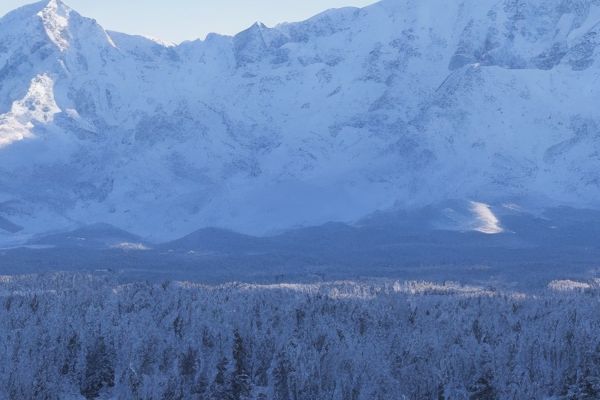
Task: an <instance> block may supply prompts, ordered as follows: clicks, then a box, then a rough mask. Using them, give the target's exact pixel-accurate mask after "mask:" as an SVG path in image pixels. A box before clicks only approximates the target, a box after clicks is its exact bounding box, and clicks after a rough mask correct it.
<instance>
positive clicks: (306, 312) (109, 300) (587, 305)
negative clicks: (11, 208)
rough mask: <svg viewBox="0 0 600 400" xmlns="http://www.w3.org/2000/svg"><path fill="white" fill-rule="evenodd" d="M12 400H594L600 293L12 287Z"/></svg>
mask: <svg viewBox="0 0 600 400" xmlns="http://www.w3.org/2000/svg"><path fill="white" fill-rule="evenodd" d="M0 289H1V298H0V343H2V351H0V398H1V399H214V400H226V399H232V400H234V399H235V400H238V399H277V400H303V399H340V400H342V399H343V400H346V399H350V400H366V399H382V400H383V399H436V400H437V399H470V400H471V399H473V400H474V399H478V400H486V399H489V400H492V399H548V398H550V399H597V398H599V397H600V335H598V332H599V327H600V312H598V310H599V308H598V306H599V304H600V287H598V285H597V283H596V282H587V283H583V282H580V283H576V282H569V281H566V282H554V283H552V284H551V285H550V286H549V288H548V289H545V290H542V291H539V292H536V293H512V292H505V291H499V290H494V289H493V288H477V287H467V286H461V285H458V284H453V283H445V284H432V283H425V282H406V283H402V282H390V281H379V282H363V283H360V282H337V283H319V284H297V285H296V284H294V285H292V284H290V285H285V284H278V285H270V286H264V285H263V286H259V285H249V284H227V285H221V286H204V285H197V284H192V283H181V282H163V283H160V284H154V283H127V284H122V283H121V284H120V283H117V282H116V281H114V280H113V279H112V278H111V277H110V276H98V275H96V276H92V275H82V274H52V275H35V276H21V277H5V278H3V280H2V283H1V285H0Z"/></svg>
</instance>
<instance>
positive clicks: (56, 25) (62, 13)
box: [37, 0, 72, 51]
mask: <svg viewBox="0 0 600 400" xmlns="http://www.w3.org/2000/svg"><path fill="white" fill-rule="evenodd" d="M42 4H45V6H44V8H43V9H42V10H41V11H40V12H39V13H38V14H37V15H38V16H39V17H40V18H41V19H42V22H43V24H44V29H45V30H46V33H47V35H48V37H49V38H50V40H52V42H54V44H56V46H57V47H58V48H59V49H60V50H61V51H64V50H66V49H68V48H69V32H68V28H69V15H70V14H71V12H72V10H71V8H69V7H68V6H67V5H66V4H64V3H63V2H62V1H60V0H50V1H47V0H46V1H44V2H42Z"/></svg>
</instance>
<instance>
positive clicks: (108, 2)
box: [0, 0, 375, 42]
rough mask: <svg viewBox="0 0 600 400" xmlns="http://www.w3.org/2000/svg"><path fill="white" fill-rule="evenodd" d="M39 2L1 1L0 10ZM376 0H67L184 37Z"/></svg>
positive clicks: (114, 22)
mask: <svg viewBox="0 0 600 400" xmlns="http://www.w3.org/2000/svg"><path fill="white" fill-rule="evenodd" d="M34 2H35V1H31V0H30V1H27V0H0V15H4V14H6V13H7V12H8V11H10V10H12V9H14V8H17V7H20V6H22V5H25V4H28V3H34ZM374 2H375V0H171V1H165V0H65V3H67V4H68V5H70V6H71V7H72V8H74V9H76V10H77V11H79V13H81V14H83V15H85V16H87V17H92V18H95V19H96V20H98V22H99V23H100V24H101V25H102V26H104V27H105V28H106V29H109V30H116V31H120V32H125V33H134V34H140V35H146V36H152V37H155V38H158V39H164V40H168V41H174V42H180V41H182V40H188V39H197V38H199V37H200V38H204V37H205V36H206V34H207V33H209V32H217V33H223V34H234V33H237V32H239V31H241V30H243V29H245V28H246V27H248V26H250V25H252V24H253V23H254V22H256V21H260V22H263V23H265V24H267V25H269V26H272V25H275V24H277V23H279V22H285V21H301V20H303V19H306V18H308V17H310V16H312V15H314V14H317V13H319V12H321V11H324V10H326V9H328V8H337V7H344V6H357V7H362V6H365V5H368V4H372V3H374Z"/></svg>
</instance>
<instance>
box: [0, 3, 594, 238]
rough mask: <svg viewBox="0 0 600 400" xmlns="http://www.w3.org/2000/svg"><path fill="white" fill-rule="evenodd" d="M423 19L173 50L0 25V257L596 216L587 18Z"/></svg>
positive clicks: (506, 9)
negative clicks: (95, 242)
mask: <svg viewBox="0 0 600 400" xmlns="http://www.w3.org/2000/svg"><path fill="white" fill-rule="evenodd" d="M442 5H443V3H442V2H440V1H438V0H428V1H426V2H421V3H418V4H415V3H411V2H408V1H405V0H384V1H381V2H379V3H376V4H374V5H371V6H368V7H365V8H362V9H358V8H345V9H339V10H330V11H326V12H324V13H322V14H319V15H317V16H315V17H313V18H311V19H309V20H307V21H304V22H298V23H286V24H281V25H277V26H275V27H272V28H269V27H266V26H264V25H262V24H260V23H257V24H255V25H253V26H251V27H250V28H248V29H247V30H245V31H243V32H240V33H239V34H238V35H235V36H231V37H230V36H223V35H217V34H211V35H209V36H208V37H207V38H206V39H205V40H203V41H200V40H197V41H188V42H182V43H180V44H178V45H170V44H161V43H160V42H158V41H155V40H151V39H146V38H143V37H136V36H131V35H126V34H120V33H116V32H107V31H105V30H104V29H103V28H102V27H101V26H100V25H98V24H97V23H96V22H95V21H94V20H91V19H88V18H86V17H82V16H80V15H79V14H78V13H77V12H76V11H73V10H71V9H70V8H68V7H67V6H66V5H65V4H64V3H62V2H60V1H50V2H48V1H45V2H39V3H36V4H34V5H32V6H26V7H24V8H21V9H20V10H17V11H14V12H11V13H9V14H7V15H6V16H5V17H3V18H2V19H0V43H4V45H3V46H2V47H1V48H0V153H1V157H0V172H1V174H2V175H1V177H0V217H2V218H3V219H5V220H7V221H10V223H11V224H14V226H19V227H23V230H20V231H19V232H18V233H14V232H10V233H9V232H4V233H2V231H1V230H0V240H2V241H8V242H10V241H22V240H23V239H26V238H28V237H31V236H32V235H38V234H42V233H44V232H45V231H56V230H61V229H62V230H70V229H74V228H76V227H77V226H82V225H87V224H92V223H96V222H103V223H109V224H112V225H115V226H117V227H119V228H121V229H124V230H127V231H131V232H134V233H136V234H138V235H140V236H142V237H147V238H149V239H152V240H159V241H160V240H167V239H173V238H176V237H181V236H183V235H184V234H186V233H189V232H193V231H195V230H197V229H199V228H201V227H208V226H216V227H220V228H225V229H231V230H235V231H239V232H244V233H251V234H266V233H269V232H278V231H282V230H286V229H289V228H293V227H297V226H310V225H319V224H322V223H325V222H328V221H340V222H353V221H358V220H360V219H361V218H363V217H365V216H367V215H369V214H371V213H373V212H376V211H379V210H383V211H385V210H390V209H419V208H421V207H425V206H429V205H435V204H444V202H446V201H448V200H453V199H456V200H460V201H463V200H464V201H472V202H474V203H476V204H482V205H483V206H482V207H484V208H485V207H488V206H491V210H494V209H495V208H498V207H502V204H504V203H518V204H519V205H520V206H522V207H525V208H527V209H531V210H542V209H545V208H550V207H554V206H560V205H567V206H573V207H576V208H597V207H598V203H597V200H596V199H597V198H598V197H597V196H598V195H600V193H599V192H600V190H599V189H600V176H599V175H598V168H597V167H598V166H600V156H598V154H600V140H599V137H600V136H599V134H598V126H599V125H598V123H599V122H598V121H597V117H596V112H595V108H594V106H593V105H594V104H595V103H596V101H597V100H598V98H600V94H599V93H598V91H597V90H596V89H595V87H594V85H593V84H592V85H590V82H594V80H595V79H597V76H598V68H597V67H598V66H597V63H596V59H597V53H598V45H599V44H600V42H598V40H600V39H597V38H598V37H600V36H599V35H598V33H599V32H598V31H599V26H600V25H599V24H600V3H599V2H597V1H595V0H582V1H558V0H552V1H539V0H529V1H526V2H514V1H510V0H504V1H501V2H495V1H483V2H481V1H479V2H475V1H472V0H467V1H460V2H458V3H456V4H452V5H450V6H448V5H446V6H445V7H441V6H442ZM439 10H444V13H443V15H442V14H440V12H441V11H439ZM38 14H39V15H38ZM44 16H45V17H44ZM44 18H46V19H45V20H44ZM65 21H66V22H65ZM48 31H50V33H48ZM44 35H45V36H44ZM31 43H33V45H32V44H31ZM582 160H583V162H582ZM459 208H460V207H459ZM484 208H482V209H480V211H481V210H484ZM458 212H459V213H460V212H462V211H460V210H459V211H458ZM492 214H493V212H492ZM480 217H481V215H479V217H478V216H475V215H474V216H473V218H475V220H474V221H475V222H476V220H477V218H480ZM488 217H489V215H488ZM461 223H462V222H461ZM471 224H472V225H473V224H474V223H471ZM500 224H501V221H500ZM473 226H477V225H473Z"/></svg>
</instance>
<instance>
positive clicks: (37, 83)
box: [0, 74, 61, 148]
mask: <svg viewBox="0 0 600 400" xmlns="http://www.w3.org/2000/svg"><path fill="white" fill-rule="evenodd" d="M60 111H61V110H60V108H58V105H57V104H56V101H55V100H54V81H53V80H52V78H50V77H49V76H48V75H46V74H43V75H38V76H36V77H35V78H33V80H32V81H31V84H30V86H29V90H28V92H27V95H25V97H24V98H23V99H22V100H18V101H15V102H14V103H13V104H12V107H11V111H10V112H8V113H6V114H3V115H0V148H2V147H6V146H8V145H10V144H12V143H14V142H18V141H21V140H24V139H28V138H32V137H34V134H33V132H32V130H33V128H34V123H35V122H39V123H42V124H47V123H50V122H52V121H53V120H54V115H55V114H57V113H59V112H60Z"/></svg>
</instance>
